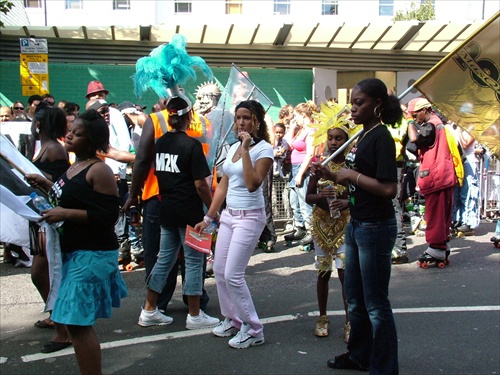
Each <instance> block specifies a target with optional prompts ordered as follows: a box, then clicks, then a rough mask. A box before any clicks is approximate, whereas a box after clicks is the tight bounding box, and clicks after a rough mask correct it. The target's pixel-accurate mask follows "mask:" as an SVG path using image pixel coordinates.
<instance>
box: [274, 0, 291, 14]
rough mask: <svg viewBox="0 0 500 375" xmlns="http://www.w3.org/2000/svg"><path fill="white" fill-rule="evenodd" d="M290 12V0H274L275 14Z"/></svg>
mask: <svg viewBox="0 0 500 375" xmlns="http://www.w3.org/2000/svg"><path fill="white" fill-rule="evenodd" d="M287 14H290V0H274V15H275V16H276V15H282V16H284V15H287Z"/></svg>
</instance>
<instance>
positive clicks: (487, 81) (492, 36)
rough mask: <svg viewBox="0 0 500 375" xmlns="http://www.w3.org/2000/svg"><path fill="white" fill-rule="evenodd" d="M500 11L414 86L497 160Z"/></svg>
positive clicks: (499, 150) (499, 151)
mask: <svg viewBox="0 0 500 375" xmlns="http://www.w3.org/2000/svg"><path fill="white" fill-rule="evenodd" d="M499 36H500V12H497V13H496V14H495V15H494V16H493V17H492V18H490V19H489V20H488V21H486V22H485V23H484V25H483V26H481V27H480V28H479V29H478V30H476V32H475V33H473V34H472V35H471V36H470V37H469V38H468V39H467V40H465V41H464V42H463V43H462V44H461V45H460V46H458V47H457V48H456V49H455V50H454V51H452V52H450V53H449V54H448V55H447V56H446V57H444V58H443V59H442V60H441V61H440V62H439V63H438V64H437V65H436V66H434V67H433V68H432V69H431V70H429V71H428V72H427V73H426V74H425V75H424V76H423V77H422V78H420V79H419V80H418V81H417V82H415V83H414V85H413V86H414V87H416V88H417V89H418V90H419V91H420V92H421V93H422V94H424V95H425V97H426V98H427V99H428V100H429V101H430V102H431V103H432V105H433V106H435V107H436V108H437V109H438V110H439V111H441V112H442V113H443V114H445V115H446V116H447V117H448V118H449V119H450V120H452V121H454V122H455V123H456V124H457V125H459V126H460V127H461V128H462V129H465V130H466V131H468V132H469V133H470V134H471V135H472V136H473V137H474V138H475V139H476V140H477V141H478V142H480V143H482V144H483V145H484V146H486V147H487V148H488V149H489V150H490V151H491V152H492V153H494V154H496V155H497V156H498V157H500V38H499Z"/></svg>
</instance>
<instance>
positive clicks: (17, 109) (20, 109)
mask: <svg viewBox="0 0 500 375" xmlns="http://www.w3.org/2000/svg"><path fill="white" fill-rule="evenodd" d="M14 109H15V110H16V111H24V107H14Z"/></svg>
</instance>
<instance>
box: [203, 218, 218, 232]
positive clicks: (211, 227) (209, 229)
mask: <svg viewBox="0 0 500 375" xmlns="http://www.w3.org/2000/svg"><path fill="white" fill-rule="evenodd" d="M216 229H217V222H216V221H215V220H213V221H212V222H211V223H210V224H209V225H208V227H206V228H205V230H204V231H203V232H205V233H208V234H212V233H213V232H214V231H215V230H216Z"/></svg>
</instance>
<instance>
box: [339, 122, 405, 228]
mask: <svg viewBox="0 0 500 375" xmlns="http://www.w3.org/2000/svg"><path fill="white" fill-rule="evenodd" d="M363 134H364V133H362V134H361V136H360V138H359V140H358V141H357V144H356V145H354V147H353V148H352V149H351V151H350V152H349V153H348V154H347V156H346V166H347V167H348V168H350V169H353V170H355V171H358V172H359V173H362V174H363V175H365V176H369V177H373V178H376V179H378V180H382V181H393V182H397V167H396V146H395V144H394V140H393V138H392V136H391V133H390V132H389V130H388V129H387V127H385V126H378V127H377V128H376V129H373V130H372V131H370V132H368V133H366V136H365V137H363ZM349 208H350V211H351V217H352V218H354V219H357V220H361V221H368V222H376V221H381V220H387V219H389V218H391V217H392V216H394V207H393V204H392V200H391V199H389V198H382V197H380V196H378V195H374V194H372V193H370V192H368V191H366V190H364V189H362V188H360V187H359V186H357V185H355V184H353V183H349Z"/></svg>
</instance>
